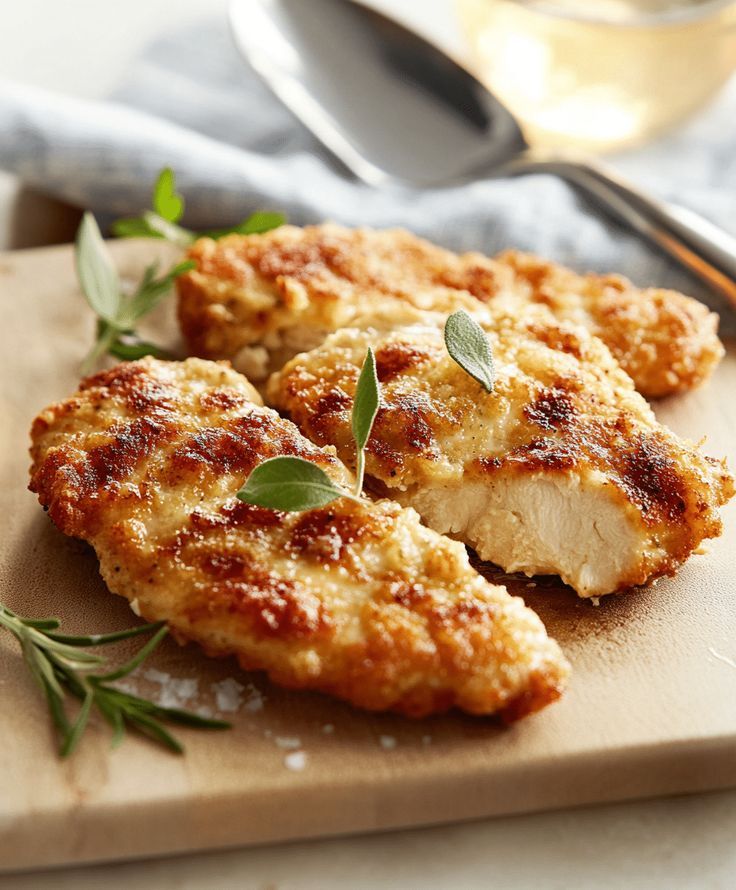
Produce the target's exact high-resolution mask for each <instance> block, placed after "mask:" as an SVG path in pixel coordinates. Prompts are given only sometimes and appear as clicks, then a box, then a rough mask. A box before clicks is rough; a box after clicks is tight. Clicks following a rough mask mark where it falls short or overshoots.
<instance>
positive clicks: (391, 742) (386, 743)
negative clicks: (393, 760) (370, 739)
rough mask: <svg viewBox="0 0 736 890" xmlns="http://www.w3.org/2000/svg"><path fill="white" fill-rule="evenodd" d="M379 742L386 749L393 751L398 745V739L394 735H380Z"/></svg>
mask: <svg viewBox="0 0 736 890" xmlns="http://www.w3.org/2000/svg"><path fill="white" fill-rule="evenodd" d="M378 742H379V744H380V746H381V747H382V748H383V749H384V750H385V751H391V750H392V749H393V748H395V747H396V739H395V738H394V737H393V736H392V735H382V736H379V739H378Z"/></svg>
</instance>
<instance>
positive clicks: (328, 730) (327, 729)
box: [322, 723, 335, 735]
mask: <svg viewBox="0 0 736 890" xmlns="http://www.w3.org/2000/svg"><path fill="white" fill-rule="evenodd" d="M334 731H335V724H334V723H325V725H324V726H323V727H322V732H323V733H324V735H332V733H333V732H334Z"/></svg>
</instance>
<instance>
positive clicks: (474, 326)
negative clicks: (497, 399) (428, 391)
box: [445, 309, 496, 392]
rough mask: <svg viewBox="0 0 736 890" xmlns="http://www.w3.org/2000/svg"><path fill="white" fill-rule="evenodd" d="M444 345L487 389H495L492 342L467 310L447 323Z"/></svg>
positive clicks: (460, 312)
mask: <svg viewBox="0 0 736 890" xmlns="http://www.w3.org/2000/svg"><path fill="white" fill-rule="evenodd" d="M445 346H446V347H447V351H448V352H449V354H450V358H452V359H453V360H454V361H456V362H457V363H458V365H460V367H461V368H462V369H463V371H465V372H466V373H467V374H469V375H470V376H471V377H472V378H473V379H474V380H477V381H478V383H480V385H481V386H482V387H483V388H484V389H485V390H486V391H487V392H493V387H494V384H495V381H496V372H495V368H494V366H493V353H492V352H491V344H490V343H489V342H488V337H487V336H486V332H485V331H484V330H483V328H482V327H481V326H480V325H479V324H478V322H477V321H476V320H475V319H474V318H473V316H472V315H470V314H469V313H468V312H466V311H465V310H464V309H458V311H457V312H453V313H452V315H450V316H449V318H448V319H447V321H446V322H445Z"/></svg>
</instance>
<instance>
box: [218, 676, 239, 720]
mask: <svg viewBox="0 0 736 890" xmlns="http://www.w3.org/2000/svg"><path fill="white" fill-rule="evenodd" d="M244 690H245V686H243V684H242V683H238V681H237V680H234V679H233V678H232V677H228V678H227V679H226V680H220V682H219V683H213V684H212V691H213V692H214V694H215V704H216V706H217V710H218V711H228V712H231V713H232V712H235V711H238V710H239V709H240V706H241V704H242V703H243V691H244Z"/></svg>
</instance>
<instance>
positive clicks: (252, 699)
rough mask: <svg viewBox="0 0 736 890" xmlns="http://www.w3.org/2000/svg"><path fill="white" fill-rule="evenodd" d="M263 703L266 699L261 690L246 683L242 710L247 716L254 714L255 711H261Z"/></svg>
mask: <svg viewBox="0 0 736 890" xmlns="http://www.w3.org/2000/svg"><path fill="white" fill-rule="evenodd" d="M265 701H266V697H265V695H263V693H262V692H261V690H260V689H257V688H256V687H255V686H254V685H253V684H252V683H248V687H247V689H246V699H245V704H244V705H243V710H245V711H247V712H248V713H249V714H255V713H256V711H262V710H263V704H264V702H265Z"/></svg>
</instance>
